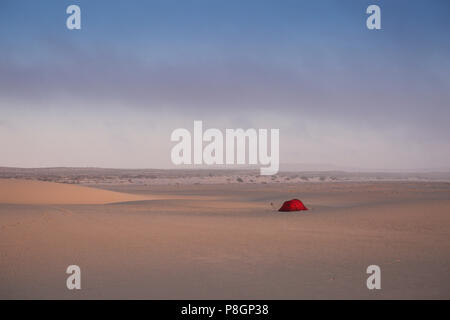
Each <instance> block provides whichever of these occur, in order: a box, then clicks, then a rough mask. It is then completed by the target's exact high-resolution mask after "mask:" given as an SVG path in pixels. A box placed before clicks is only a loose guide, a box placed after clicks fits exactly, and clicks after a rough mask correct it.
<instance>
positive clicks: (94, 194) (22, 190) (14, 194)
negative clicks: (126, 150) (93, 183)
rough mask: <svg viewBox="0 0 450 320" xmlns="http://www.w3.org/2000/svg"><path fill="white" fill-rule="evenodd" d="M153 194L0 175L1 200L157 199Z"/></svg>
mask: <svg viewBox="0 0 450 320" xmlns="http://www.w3.org/2000/svg"><path fill="white" fill-rule="evenodd" d="M155 199H158V197H153V196H151V195H145V196H141V195H134V194H127V193H120V192H114V191H107V190H99V189H94V188H89V187H82V186H76V185H69V184H61V183H53V182H44V181H32V180H16V179H0V203H8V204H106V203H114V202H127V201H141V200H155Z"/></svg>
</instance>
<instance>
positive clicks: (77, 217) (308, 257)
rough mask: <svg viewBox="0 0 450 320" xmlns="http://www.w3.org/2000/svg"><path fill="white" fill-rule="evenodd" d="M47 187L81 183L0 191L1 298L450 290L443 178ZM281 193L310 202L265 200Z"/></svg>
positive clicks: (449, 293) (413, 295)
mask: <svg viewBox="0 0 450 320" xmlns="http://www.w3.org/2000/svg"><path fill="white" fill-rule="evenodd" d="M9 183H10V182H9ZM15 183H18V182H15ZM21 183H22V184H23V185H22V186H21V187H20V190H22V191H21V192H23V190H28V191H30V190H31V191H32V192H34V191H33V190H36V188H35V187H36V185H31V184H33V183H35V182H30V181H27V182H21ZM6 184H7V183H5V182H2V183H0V190H1V191H2V192H12V191H11V190H13V189H11V188H9V187H11V186H9V187H8V186H6ZM50 185H51V186H50ZM5 186H6V187H5ZM45 186H46V187H48V188H50V189H51V190H53V191H52V192H58V191H57V190H55V189H52V188H56V189H58V188H62V189H65V188H66V187H76V188H78V189H70V190H69V189H65V190H64V201H62V200H60V201H57V200H55V198H56V199H58V198H59V193H56V194H55V193H53V196H48V194H49V192H48V190H50V189H46V190H47V191H45V188H43V186H42V185H39V188H38V189H40V192H41V193H42V194H41V195H40V197H39V198H40V199H41V200H42V201H40V202H33V201H28V200H29V199H30V198H31V199H34V196H30V195H28V196H27V195H26V194H25V196H24V195H23V194H22V197H23V199H28V200H27V201H25V200H24V201H22V203H21V201H20V197H19V196H18V195H17V192H16V191H15V192H14V195H13V194H11V193H10V194H9V195H8V196H5V195H3V196H2V195H0V199H1V201H0V202H2V203H0V298H1V299H16V298H25V299H28V298H43V299H50V298H61V299H82V298H88V299H96V298H98V299H100V298H142V299H305V298H306V299H319V298H330V299H352V298H362V299H382V298H386V299H393V298H400V299H417V298H424V299H449V298H450V184H449V183H438V182H429V183H426V182H367V183H362V182H359V183H357V182H324V183H302V184H278V185H277V184H259V185H256V184H219V185H178V186H173V185H168V186H163V185H161V186H142V185H134V186H133V185H117V186H108V187H103V188H104V189H108V190H99V189H92V188H85V187H81V186H69V185H62V184H51V183H48V184H46V185H45ZM8 188H9V191H8ZM27 188H28V189H27ZM62 189H60V190H62ZM61 192H62V191H61ZM80 193H81V194H83V197H85V200H86V201H87V200H89V201H87V202H85V203H83V197H81V196H80ZM74 194H77V196H76V197H75V198H76V199H77V201H76V202H74V201H73V196H74ZM55 195H56V196H55ZM100 195H101V197H105V198H104V199H103V198H102V202H101V203H106V202H108V204H92V202H91V200H92V199H99V198H97V197H100ZM14 197H16V198H15V201H11V199H13V198H14ZM110 197H112V198H113V199H112V200H113V201H111V198H110ZM130 197H131V198H130ZM134 197H137V199H133V198H134ZM292 198H300V199H301V200H303V201H304V203H305V204H306V205H307V206H309V207H311V208H312V210H310V211H307V212H306V213H278V212H277V211H276V209H277V208H278V207H279V206H280V205H281V203H282V202H283V201H284V200H288V199H292ZM8 199H9V201H8ZM60 199H61V198H60ZM71 199H72V200H71ZM124 199H125V200H124ZM143 199H144V200H143ZM152 199H153V200H152ZM44 200H45V201H47V203H45V201H44ZM116 200H117V201H128V202H120V203H109V202H116ZM129 201H131V202H129ZM7 202H9V203H7ZM11 202H13V203H11ZM69 203H71V204H69ZM271 203H272V204H271ZM71 264H76V265H79V266H80V267H81V270H82V289H81V290H78V291H69V290H68V289H66V277H67V275H66V273H65V270H66V268H67V266H68V265H71ZM371 264H376V265H379V266H380V267H381V272H382V276H381V279H382V280H381V285H382V289H381V290H372V291H370V290H368V289H367V287H366V279H367V277H368V275H367V274H366V268H367V266H369V265H371Z"/></svg>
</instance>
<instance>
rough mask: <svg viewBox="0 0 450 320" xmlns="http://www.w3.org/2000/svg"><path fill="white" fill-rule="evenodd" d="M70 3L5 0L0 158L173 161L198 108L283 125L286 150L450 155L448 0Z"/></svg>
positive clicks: (318, 154) (405, 163)
mask: <svg viewBox="0 0 450 320" xmlns="http://www.w3.org/2000/svg"><path fill="white" fill-rule="evenodd" d="M372 3H376V4H378V5H379V6H380V7H381V9H382V30H380V31H370V30H367V28H366V26H365V19H366V18H367V15H366V14H365V9H366V7H367V6H368V5H369V4H372ZM70 4H74V1H46V2H45V3H41V2H36V1H24V0H19V1H2V2H1V3H0V46H1V47H0V49H1V50H0V112H1V116H0V148H1V150H2V156H1V158H0V166H8V167H28V168H32V167H106V168H172V167H173V165H172V163H171V161H170V150H171V148H172V146H173V145H174V143H172V142H171V141H170V134H171V132H172V131H173V130H174V129H176V128H187V129H189V130H192V127H193V121H194V120H202V121H203V123H204V125H205V129H206V128H218V129H225V128H244V129H246V128H256V129H258V128H267V129H270V128H279V129H280V162H281V164H283V163H284V164H287V163H304V164H305V163H309V164H324V163H325V164H330V165H332V166H336V167H343V168H368V169H370V168H372V169H384V170H400V169H402V170H417V169H420V168H422V169H427V170H428V169H433V168H448V163H450V127H449V125H448V120H449V119H450V108H449V101H450V40H449V37H448V35H447V33H448V30H450V20H449V19H448V12H450V10H449V9H450V3H449V2H448V1H444V0H442V1H440V0H436V1H424V0H416V1H403V0H399V1H395V2H392V1H379V0H376V1H332V0H323V1H314V2H312V3H306V2H299V1H290V0H289V1H288V0H286V1H282V2H280V1H274V0H272V1H246V2H245V3H242V1H235V0H231V1H205V0H195V1H190V2H177V1H133V2H132V3H111V2H110V1H95V2H92V1H83V0H81V1H76V4H77V5H79V6H80V7H81V10H82V29H81V30H79V31H69V30H67V29H66V27H65V19H66V18H67V14H66V12H65V10H66V8H67V6H68V5H70ZM317 17H320V19H318V18H317ZM281 170H283V165H281Z"/></svg>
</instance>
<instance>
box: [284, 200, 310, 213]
mask: <svg viewBox="0 0 450 320" xmlns="http://www.w3.org/2000/svg"><path fill="white" fill-rule="evenodd" d="M302 210H308V208H307V207H305V205H304V204H303V202H301V201H300V200H298V199H292V200H289V201H285V202H284V203H283V205H282V206H281V208H280V209H279V210H278V211H282V212H285V211H302Z"/></svg>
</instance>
